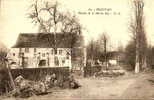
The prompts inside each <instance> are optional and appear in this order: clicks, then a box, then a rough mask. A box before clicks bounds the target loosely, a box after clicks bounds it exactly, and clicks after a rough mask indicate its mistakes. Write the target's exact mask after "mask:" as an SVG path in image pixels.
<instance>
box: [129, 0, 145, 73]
mask: <svg viewBox="0 0 154 100" xmlns="http://www.w3.org/2000/svg"><path fill="white" fill-rule="evenodd" d="M133 7H134V13H133V14H134V18H132V21H131V22H130V26H129V31H130V32H131V33H132V40H133V41H134V43H135V54H136V57H135V73H138V72H139V71H140V68H144V67H146V49H147V40H146V32H145V26H144V21H145V20H144V16H143V15H144V12H143V8H144V2H143V1H142V0H134V1H133Z"/></svg>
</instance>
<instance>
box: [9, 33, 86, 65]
mask: <svg viewBox="0 0 154 100" xmlns="http://www.w3.org/2000/svg"><path fill="white" fill-rule="evenodd" d="M80 37H82V36H80V35H76V34H71V33H65V34H62V33H57V34H56V35H54V34H52V33H48V34H47V33H29V34H28V33H27V34H26V33H22V34H19V36H18V39H17V42H16V44H15V45H14V46H13V47H12V48H11V49H10V52H9V53H8V58H9V61H10V66H11V67H12V68H24V67H26V68H39V67H65V66H67V67H70V68H72V62H73V61H72V59H75V60H76V58H74V57H72V54H75V53H74V52H76V49H75V48H80V47H82V43H81V39H82V40H83V38H81V39H80ZM54 48H55V49H54ZM77 51H78V50H77ZM81 51H82V49H81Z"/></svg>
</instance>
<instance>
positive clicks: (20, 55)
mask: <svg viewBox="0 0 154 100" xmlns="http://www.w3.org/2000/svg"><path fill="white" fill-rule="evenodd" d="M8 58H9V61H10V66H11V67H12V68H23V67H26V68H39V67H70V68H71V67H72V66H71V49H70V48H57V50H56V52H55V50H54V49H53V48H11V50H10V52H9V53H8Z"/></svg>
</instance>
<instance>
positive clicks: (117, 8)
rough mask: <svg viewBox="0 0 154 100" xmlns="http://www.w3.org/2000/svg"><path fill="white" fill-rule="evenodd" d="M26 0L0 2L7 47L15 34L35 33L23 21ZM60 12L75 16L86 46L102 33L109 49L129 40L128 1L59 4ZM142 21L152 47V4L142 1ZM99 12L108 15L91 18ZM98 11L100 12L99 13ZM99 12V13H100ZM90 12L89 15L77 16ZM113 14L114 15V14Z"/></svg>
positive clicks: (0, 36)
mask: <svg viewBox="0 0 154 100" xmlns="http://www.w3.org/2000/svg"><path fill="white" fill-rule="evenodd" d="M29 1H30V0H1V5H0V39H1V40H0V41H2V42H3V43H4V44H6V45H7V47H11V46H12V45H13V44H15V41H16V39H17V36H18V34H19V33H35V32H37V30H38V29H37V27H35V26H34V25H33V24H32V23H31V22H30V20H29V19H27V18H26V13H27V9H28V7H29V4H30V2H29ZM59 2H60V3H61V5H60V6H61V7H62V9H65V10H69V11H70V12H72V13H74V14H76V15H77V16H78V18H79V20H80V23H81V24H82V26H83V27H84V30H83V34H84V36H85V39H86V44H87V43H88V42H87V41H89V40H90V39H91V38H94V39H97V38H98V37H99V34H101V33H103V32H106V33H107V34H108V36H109V37H110V45H112V47H113V48H115V47H117V45H118V44H122V45H124V46H125V45H126V44H127V43H128V41H129V40H130V33H129V32H128V28H127V27H128V22H129V19H130V14H131V3H130V0H59ZM144 8H145V9H144V10H145V19H146V23H145V26H146V32H147V36H148V41H149V42H150V43H151V44H153V45H154V1H153V0H145V7H144ZM96 9H99V11H97V12H99V13H104V12H105V11H104V9H108V12H109V13H110V14H109V15H104V14H99V15H96V14H94V15H92V12H93V11H94V10H95V12H96ZM100 10H101V11H100ZM102 10H103V11H102ZM85 12H86V13H87V12H90V13H91V14H90V15H89V14H81V13H85ZM115 13H116V14H115Z"/></svg>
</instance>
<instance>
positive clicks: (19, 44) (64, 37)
mask: <svg viewBox="0 0 154 100" xmlns="http://www.w3.org/2000/svg"><path fill="white" fill-rule="evenodd" d="M54 37H55V38H56V42H55V41H54V39H55V38H54ZM76 37H78V38H79V35H76V34H73V33H65V34H62V33H57V34H56V35H54V34H53V33H21V34H19V36H18V39H17V41H16V44H15V45H14V46H13V48H26V47H29V48H35V47H36V48H53V47H54V44H55V43H56V47H57V48H71V47H72V45H75V44H76V43H77V41H76V39H77V38H76ZM77 45H79V44H77Z"/></svg>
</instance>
